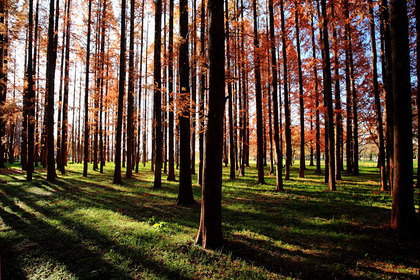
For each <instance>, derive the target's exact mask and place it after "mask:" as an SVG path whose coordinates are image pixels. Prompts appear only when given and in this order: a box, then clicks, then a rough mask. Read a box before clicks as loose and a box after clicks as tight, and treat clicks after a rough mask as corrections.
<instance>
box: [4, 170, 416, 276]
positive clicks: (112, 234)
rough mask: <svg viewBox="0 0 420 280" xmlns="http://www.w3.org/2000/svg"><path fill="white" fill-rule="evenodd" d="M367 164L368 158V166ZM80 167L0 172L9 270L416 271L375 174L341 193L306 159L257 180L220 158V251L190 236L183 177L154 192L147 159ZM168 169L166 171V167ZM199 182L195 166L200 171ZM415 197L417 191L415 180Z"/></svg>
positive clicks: (349, 179)
mask: <svg viewBox="0 0 420 280" xmlns="http://www.w3.org/2000/svg"><path fill="white" fill-rule="evenodd" d="M370 166H372V165H370ZM89 168H90V170H89V176H88V178H83V177H82V165H79V164H69V165H68V167H67V174H66V175H59V179H58V180H57V181H56V182H55V183H49V182H47V181H46V180H45V178H46V173H45V170H44V169H41V168H38V169H36V174H35V178H34V181H33V182H31V183H28V182H26V181H25V173H23V172H22V171H21V170H20V167H19V166H17V165H13V166H9V168H8V169H6V170H0V192H1V194H0V219H1V220H0V222H1V223H0V246H1V247H0V248H1V251H0V253H1V261H2V265H1V270H2V271H1V273H2V276H3V278H2V279H283V278H290V279H397V278H398V279H415V278H416V277H418V276H419V267H420V259H419V252H420V242H419V239H418V238H417V239H416V238H415V236H413V235H411V234H409V233H398V232H395V231H393V230H391V229H390V228H389V219H390V207H391V198H390V197H389V196H388V195H387V194H386V193H380V192H379V183H378V172H377V169H376V168H374V167H368V166H362V167H361V173H362V174H361V175H360V176H357V177H353V176H349V175H348V174H346V173H343V180H342V181H340V182H338V184H337V189H338V190H337V191H336V192H329V191H328V190H327V187H326V185H325V184H324V183H323V176H319V175H315V174H314V169H313V168H312V167H308V170H306V172H305V178H304V179H300V178H297V166H295V167H294V168H292V178H291V180H290V181H285V182H284V184H285V186H284V187H285V192H283V193H277V192H275V191H274V188H275V176H273V175H269V174H268V171H267V176H266V182H267V184H265V185H259V184H256V170H255V168H247V169H246V176H245V177H237V179H236V180H229V173H228V172H229V170H228V168H224V183H223V202H222V206H223V230H224V237H225V245H224V247H223V248H221V249H220V250H217V251H209V250H203V249H202V248H201V247H200V246H197V245H195V244H194V237H195V235H196V233H197V230H198V224H199V219H200V205H199V201H200V196H201V189H200V187H198V186H196V185H194V197H195V198H196V201H197V203H196V204H195V205H193V206H191V207H177V206H175V201H176V198H177V191H178V185H177V183H176V182H167V181H166V180H163V189H162V190H153V189H152V186H153V173H152V172H150V165H148V166H146V167H144V168H141V172H140V173H139V174H135V175H134V178H133V179H131V180H127V179H125V180H124V184H123V185H113V184H111V182H112V176H113V165H112V164H111V163H107V164H106V167H105V172H104V174H99V173H98V172H95V171H92V170H91V166H89ZM163 178H165V176H163ZM193 182H196V176H193ZM415 200H416V205H418V203H419V191H418V189H416V194H415Z"/></svg>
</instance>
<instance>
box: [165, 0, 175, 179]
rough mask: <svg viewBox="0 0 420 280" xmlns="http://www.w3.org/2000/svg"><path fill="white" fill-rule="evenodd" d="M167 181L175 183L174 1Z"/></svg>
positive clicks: (169, 87) (170, 0)
mask: <svg viewBox="0 0 420 280" xmlns="http://www.w3.org/2000/svg"><path fill="white" fill-rule="evenodd" d="M168 80H169V82H168V94H169V107H170V110H169V114H168V129H169V132H168V138H169V139H168V140H169V141H168V158H169V162H168V178H167V180H168V181H175V166H174V160H175V159H174V109H175V105H174V81H173V80H174V0H169V42H168Z"/></svg>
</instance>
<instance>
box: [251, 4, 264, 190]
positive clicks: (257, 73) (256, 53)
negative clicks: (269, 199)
mask: <svg viewBox="0 0 420 280" xmlns="http://www.w3.org/2000/svg"><path fill="white" fill-rule="evenodd" d="M252 6H253V13H254V70H255V104H256V113H257V168H258V183H259V184H264V183H265V182H264V163H263V153H264V151H263V141H264V139H263V116H262V113H263V112H262V97H261V73H260V63H261V54H260V43H259V38H258V18H257V0H253V1H252Z"/></svg>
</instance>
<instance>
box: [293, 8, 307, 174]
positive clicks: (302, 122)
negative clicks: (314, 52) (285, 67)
mask: <svg viewBox="0 0 420 280" xmlns="http://www.w3.org/2000/svg"><path fill="white" fill-rule="evenodd" d="M298 5H299V4H298V1H296V0H295V23H296V49H297V60H298V75H299V112H300V164H299V178H303V177H305V107H304V102H303V78H302V60H301V57H300V38H299V36H300V34H299V17H298Z"/></svg>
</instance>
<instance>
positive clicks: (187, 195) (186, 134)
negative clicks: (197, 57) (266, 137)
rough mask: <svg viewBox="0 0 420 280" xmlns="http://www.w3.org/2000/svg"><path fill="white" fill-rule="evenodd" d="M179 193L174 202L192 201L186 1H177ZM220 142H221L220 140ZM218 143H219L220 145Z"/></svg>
mask: <svg viewBox="0 0 420 280" xmlns="http://www.w3.org/2000/svg"><path fill="white" fill-rule="evenodd" d="M179 32H180V36H181V38H180V40H181V42H180V46H179V102H180V103H179V104H180V107H181V108H180V110H179V115H178V119H179V142H180V147H179V148H180V151H179V155H180V167H179V193H178V199H177V202H176V204H177V205H189V204H192V203H194V197H193V192H192V185H191V156H190V155H191V151H190V100H189V99H190V98H189V97H190V87H189V55H188V1H186V0H180V3H179ZM220 143H221V142H220ZM220 143H219V145H220Z"/></svg>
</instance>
